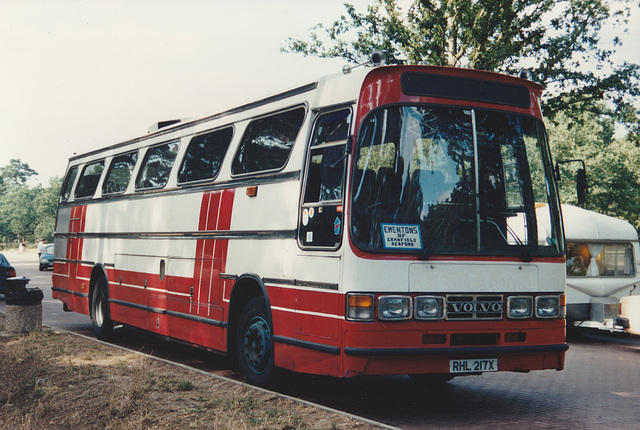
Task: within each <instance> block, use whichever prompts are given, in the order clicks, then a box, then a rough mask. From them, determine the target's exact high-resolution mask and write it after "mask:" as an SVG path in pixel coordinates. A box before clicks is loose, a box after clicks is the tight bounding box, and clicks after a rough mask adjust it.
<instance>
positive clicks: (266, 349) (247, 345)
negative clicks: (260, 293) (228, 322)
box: [236, 297, 276, 387]
mask: <svg viewBox="0 0 640 430" xmlns="http://www.w3.org/2000/svg"><path fill="white" fill-rule="evenodd" d="M236 360H237V362H238V367H239V368H240V372H242V374H243V375H244V379H245V381H246V382H248V383H249V384H252V385H258V386H261V387H264V386H268V385H271V384H272V383H273V382H274V380H275V376H276V368H275V366H274V362H273V329H272V327H271V324H270V319H269V314H268V312H267V305H266V303H265V301H264V298H262V297H255V298H253V299H251V300H250V301H249V303H247V305H246V306H245V307H244V309H243V311H242V316H241V317H240V322H239V324H238V331H237V333H236Z"/></svg>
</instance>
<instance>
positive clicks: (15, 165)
mask: <svg viewBox="0 0 640 430" xmlns="http://www.w3.org/2000/svg"><path fill="white" fill-rule="evenodd" d="M37 174H38V173H37V172H36V171H35V170H33V169H32V168H31V167H29V165H28V164H27V163H23V162H22V161H20V160H17V159H11V160H9V164H7V165H6V166H4V167H0V178H2V181H0V184H1V185H3V186H4V187H5V188H6V187H11V186H22V185H24V184H25V183H26V182H27V181H28V180H29V178H30V177H32V176H35V175H37Z"/></svg>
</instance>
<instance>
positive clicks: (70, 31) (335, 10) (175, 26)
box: [0, 0, 640, 186]
mask: <svg viewBox="0 0 640 430" xmlns="http://www.w3.org/2000/svg"><path fill="white" fill-rule="evenodd" d="M343 3H344V0H322V1H319V0H268V1H266V0H234V1H224V0H187V1H178V0H172V1H170V0H110V1H106V0H48V1H47V0H31V1H26V0H0V130H1V133H0V166H5V165H6V164H8V163H9V160H10V159H14V158H17V159H20V160H21V161H23V162H25V163H27V164H29V166H30V167H31V168H32V169H33V170H35V171H36V172H38V176H37V177H36V179H35V180H34V181H32V182H33V183H40V184H42V185H43V186H47V185H48V183H49V179H50V178H52V177H54V176H59V177H62V176H63V175H64V172H65V169H66V165H67V161H68V159H69V157H71V156H73V155H74V154H76V153H84V152H87V151H91V150H94V149H99V148H101V147H106V146H109V145H112V144H115V143H119V142H123V141H126V140H129V139H132V138H135V137H138V136H142V135H144V134H146V133H147V131H148V129H149V127H150V126H151V125H152V124H153V123H156V122H158V121H162V120H168V119H176V118H201V117H204V116H207V115H211V114H214V113H216V112H219V111H221V110H224V109H227V108H231V107H234V106H237V105H239V104H242V103H246V102H249V101H251V100H253V99H258V98H261V97H263V96H267V95H270V94H274V93H277V92H279V91H282V90H286V89H289V88H293V87H295V86H298V85H301V84H305V83H308V82H312V81H314V80H315V79H317V78H318V77H320V76H322V75H326V74H331V73H339V72H340V70H341V68H342V66H343V65H344V64H346V62H345V61H344V60H342V59H320V58H316V57H304V56H302V55H299V54H287V53H282V52H280V48H281V47H282V46H284V45H285V44H286V40H287V38H289V37H292V38H295V39H303V40H308V36H309V34H310V31H311V29H312V28H313V27H314V26H315V25H317V24H319V23H323V24H327V25H329V24H330V23H332V22H333V21H334V20H335V19H337V18H338V17H339V16H340V15H342V14H344V13H345V8H344V6H343ZM349 3H352V4H354V5H355V6H356V8H357V9H358V10H360V11H364V10H365V9H366V6H367V5H368V4H371V3H373V0H349ZM400 3H401V4H406V3H407V0H403V1H401V2H400ZM635 4H636V6H638V2H635ZM629 30H630V32H629V34H626V35H623V36H622V38H623V41H624V45H623V48H622V49H618V51H619V52H618V58H620V59H621V61H622V59H624V60H626V61H630V62H634V63H637V64H640V50H639V49H638V48H637V47H638V46H640V7H636V9H635V10H634V12H633V15H632V17H631V23H630V25H629ZM615 31H618V30H610V32H611V34H613V35H615V34H616V33H615ZM618 35H619V34H618ZM604 39H605V38H603V40H604Z"/></svg>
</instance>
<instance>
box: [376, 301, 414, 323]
mask: <svg viewBox="0 0 640 430" xmlns="http://www.w3.org/2000/svg"><path fill="white" fill-rule="evenodd" d="M378 318H380V319H381V320H396V321H397V320H406V319H409V318H411V297H406V296H380V297H379V298H378Z"/></svg>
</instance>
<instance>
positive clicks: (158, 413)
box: [0, 314, 373, 430]
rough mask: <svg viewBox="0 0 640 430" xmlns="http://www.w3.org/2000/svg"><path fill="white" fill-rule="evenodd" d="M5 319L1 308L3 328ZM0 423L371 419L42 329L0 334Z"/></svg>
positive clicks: (338, 422) (287, 425) (168, 425)
mask: <svg viewBox="0 0 640 430" xmlns="http://www.w3.org/2000/svg"><path fill="white" fill-rule="evenodd" d="M3 320H4V315H2V314H0V334H1V333H3ZM0 428H6V429H16V430H20V429H25V430H26V429H39V430H43V429H114V430H115V429H122V430H125V429H145V430H146V429H178V428H179V429H189V428H192V429H311V428H313V429H338V428H340V429H343V428H344V429H346V428H349V429H351V428H358V429H369V428H373V427H372V426H371V425H369V424H367V423H363V422H359V421H356V420H353V419H351V418H349V417H345V416H342V415H339V414H334V413H331V412H328V411H325V410H323V409H319V408H313V407H311V406H308V405H304V404H300V403H297V402H294V401H292V400H289V399H286V398H283V397H280V396H277V395H273V394H270V393H265V392H263V391H258V390H254V389H253V388H250V387H247V386H244V385H239V384H234V383H231V382H227V381H223V380H219V379H216V378H213V377H211V376H209V375H204V374H202V373H199V372H192V371H189V370H187V369H183V368H178V367H175V366H172V365H169V364H167V363H163V362H159V361H156V360H153V359H150V358H148V357H146V356H143V355H140V354H136V353H133V352H128V351H123V350H120V349H117V348H112V347H110V346H107V345H102V344H99V343H96V342H92V341H91V340H87V339H83V338H80V337H77V336H73V335H69V334H61V333H53V332H51V331H47V330H45V331H44V332H41V333H32V334H29V335H23V336H6V335H3V336H0Z"/></svg>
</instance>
